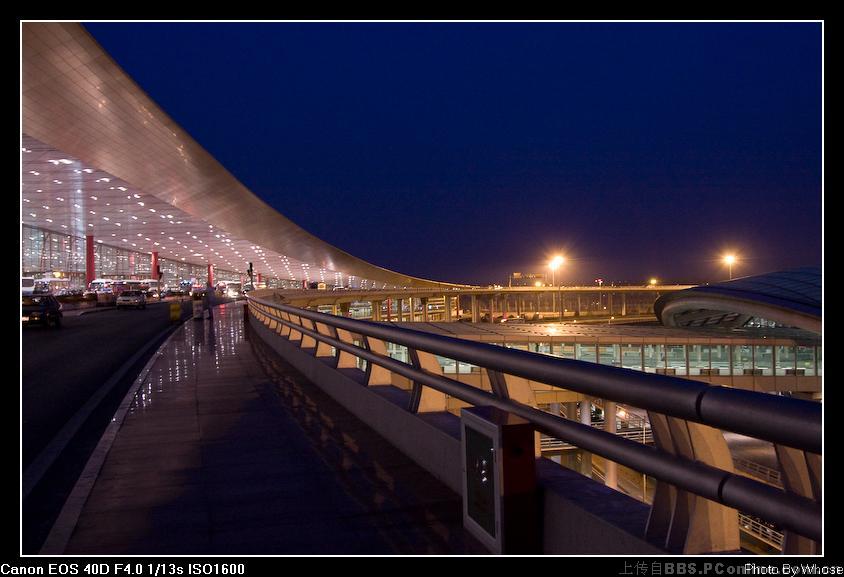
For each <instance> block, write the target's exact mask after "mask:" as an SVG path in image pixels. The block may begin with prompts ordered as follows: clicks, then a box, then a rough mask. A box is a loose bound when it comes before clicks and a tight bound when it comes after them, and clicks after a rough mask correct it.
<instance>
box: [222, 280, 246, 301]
mask: <svg viewBox="0 0 844 577" xmlns="http://www.w3.org/2000/svg"><path fill="white" fill-rule="evenodd" d="M225 294H226V296H227V297H229V298H230V299H236V298H240V297H242V296H243V285H241V284H240V283H239V282H227V283H226V292H225Z"/></svg>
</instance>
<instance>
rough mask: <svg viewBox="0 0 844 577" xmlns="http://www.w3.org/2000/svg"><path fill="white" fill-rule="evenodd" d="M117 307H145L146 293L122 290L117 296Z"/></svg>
mask: <svg viewBox="0 0 844 577" xmlns="http://www.w3.org/2000/svg"><path fill="white" fill-rule="evenodd" d="M116 304H117V308H123V307H135V308H139V309H145V308H147V295H146V293H145V292H144V291H139V290H138V291H135V290H132V291H123V292H122V293H120V296H119V297H117V303H116Z"/></svg>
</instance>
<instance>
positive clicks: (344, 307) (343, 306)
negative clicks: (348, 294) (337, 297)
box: [340, 303, 351, 317]
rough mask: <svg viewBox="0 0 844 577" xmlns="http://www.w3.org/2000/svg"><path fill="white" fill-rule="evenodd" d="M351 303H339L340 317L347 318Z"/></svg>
mask: <svg viewBox="0 0 844 577" xmlns="http://www.w3.org/2000/svg"><path fill="white" fill-rule="evenodd" d="M350 305H351V303H340V316H342V317H347V316H349V307H350Z"/></svg>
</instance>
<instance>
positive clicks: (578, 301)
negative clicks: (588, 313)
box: [577, 293, 582, 316]
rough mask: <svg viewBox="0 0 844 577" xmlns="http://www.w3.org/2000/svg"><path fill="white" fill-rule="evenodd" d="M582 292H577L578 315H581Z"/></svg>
mask: <svg viewBox="0 0 844 577" xmlns="http://www.w3.org/2000/svg"><path fill="white" fill-rule="evenodd" d="M581 310H582V309H581V305H580V293H577V316H580V315H581Z"/></svg>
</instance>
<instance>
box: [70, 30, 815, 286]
mask: <svg viewBox="0 0 844 577" xmlns="http://www.w3.org/2000/svg"><path fill="white" fill-rule="evenodd" d="M87 28H88V30H89V31H90V32H91V33H92V34H93V35H94V37H95V38H96V39H97V40H98V41H99V42H100V43H101V44H102V45H103V46H104V48H105V49H106V50H107V51H108V52H109V53H110V54H111V55H112V56H113V57H114V58H115V60H116V61H117V62H118V63H119V64H120V65H121V66H122V67H123V68H124V69H125V70H126V71H127V72H128V73H129V74H130V75H131V76H132V77H133V78H134V79H135V80H136V81H137V82H138V84H139V85H140V86H141V87H143V88H144V89H145V90H146V91H147V92H148V93H149V95H150V96H151V97H152V98H153V99H154V100H155V101H156V102H157V103H158V104H159V105H160V106H161V107H162V108H163V109H164V110H165V111H166V112H167V113H168V114H170V115H171V116H172V117H173V118H174V119H175V120H176V121H177V122H178V123H179V124H181V125H182V127H184V128H185V130H187V131H188V132H189V133H190V134H191V135H192V136H193V137H194V138H195V139H196V140H197V141H198V142H199V143H200V144H202V145H203V146H204V147H205V148H206V149H207V150H208V151H209V152H210V153H211V154H212V155H214V156H215V157H216V158H217V159H218V160H219V161H220V162H221V163H222V164H223V165H224V166H225V167H226V168H227V169H229V171H231V172H232V173H233V174H234V175H235V176H236V177H237V178H238V179H240V181H241V182H243V183H244V184H245V185H246V186H247V187H248V188H249V189H251V190H252V191H253V192H255V193H256V194H257V195H258V196H260V197H261V198H263V199H264V200H266V201H267V202H268V203H269V204H270V205H272V206H273V207H275V208H276V209H278V210H279V211H280V212H282V213H283V214H285V215H286V216H287V217H289V218H290V219H292V220H293V221H294V222H296V223H297V224H299V225H301V226H303V227H304V228H305V229H307V230H309V231H310V232H312V233H314V234H316V235H317V236H319V237H321V238H323V239H325V240H326V241H328V242H330V243H332V244H334V245H336V246H338V247H340V248H342V249H344V250H346V251H348V252H350V253H352V254H354V255H356V256H359V257H361V258H364V259H366V260H368V261H370V262H372V263H374V264H377V265H380V266H384V267H387V268H390V269H393V270H397V271H400V272H404V273H408V274H412V275H415V276H420V277H425V278H433V279H438V280H449V281H463V282H477V283H484V284H486V283H488V282H500V283H506V279H507V275H508V273H509V272H511V271H540V270H543V266H544V263H545V262H546V260H547V257H548V256H549V255H551V254H553V253H554V252H555V251H561V252H562V253H563V254H565V255H566V256H567V257H568V258H569V260H570V263H569V264H567V265H566V266H565V268H564V269H563V272H562V274H563V279H564V280H565V281H566V282H575V281H589V282H591V281H592V280H593V279H594V278H596V277H598V276H600V277H602V278H603V279H604V280H605V282H609V281H611V280H617V281H630V282H639V281H643V280H644V279H646V278H648V277H650V276H657V277H659V278H660V279H664V280H666V281H671V280H676V281H685V282H711V281H716V280H720V279H723V278H725V277H726V270H725V268H724V267H723V266H722V265H721V264H719V262H718V261H717V259H718V257H719V255H720V254H721V253H722V252H723V250H725V249H728V248H730V249H733V250H735V251H736V252H737V253H738V254H739V255H740V256H741V257H742V261H741V263H740V264H739V265H737V266H736V267H735V269H734V274H735V276H741V275H744V274H755V273H760V272H765V271H771V270H778V269H783V268H788V267H793V266H803V265H815V264H820V261H821V36H820V34H821V28H820V24H812V23H802V24H773V23H770V24H769V23H756V24H754V23H749V24H738V23H734V24H727V23H719V24H706V23H698V24H695V23H680V24H656V23H654V24H636V23H627V24H624V23H622V24H610V23H604V24H580V23H559V24H552V23H544V24H505V23H499V24H481V23H474V24H448V23H439V24H430V23H428V24H426V23H416V24H413V23H403V24H402V23H387V24H382V23H369V24H354V23H345V24H343V23H337V24H328V23H312V24H306V23H305V24H293V23H276V24H236V23H229V24H216V23H215V24H201V23H195V24H184V23H134V24H126V23H121V24H104V23H99V24H88V25H87Z"/></svg>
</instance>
